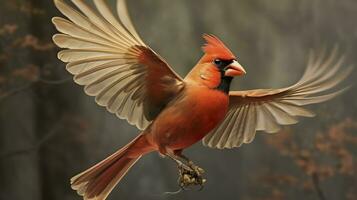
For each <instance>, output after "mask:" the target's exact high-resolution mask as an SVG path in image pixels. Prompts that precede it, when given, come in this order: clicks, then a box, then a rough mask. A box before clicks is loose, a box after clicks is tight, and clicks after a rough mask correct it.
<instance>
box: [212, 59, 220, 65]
mask: <svg viewBox="0 0 357 200" xmlns="http://www.w3.org/2000/svg"><path fill="white" fill-rule="evenodd" d="M213 62H214V64H216V65H218V66H219V65H221V64H222V60H220V59H215V60H214V61H213Z"/></svg>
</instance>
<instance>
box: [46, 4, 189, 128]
mask: <svg viewBox="0 0 357 200" xmlns="http://www.w3.org/2000/svg"><path fill="white" fill-rule="evenodd" d="M72 2H73V4H74V5H75V6H76V7H77V9H75V8H74V7H72V6H70V5H69V4H67V3H65V2H64V1H63V0H55V5H56V7H57V8H58V9H59V10H60V11H61V12H62V14H63V15H65V16H66V17H67V18H68V19H64V18H61V17H54V18H53V20H52V21H53V23H54V25H55V26H56V28H57V30H58V31H59V32H61V34H56V35H54V37H53V40H54V42H55V44H56V45H57V46H59V47H60V48H64V49H66V50H62V51H60V52H59V53H58V58H59V59H60V60H62V61H63V62H66V63H68V64H67V67H66V68H67V70H68V71H69V72H70V73H71V74H73V75H74V81H75V82H76V83H78V84H79V85H83V86H85V92H86V93H87V94H88V95H90V96H95V97H96V99H95V100H96V102H97V103H98V104H99V105H101V106H105V107H106V108H107V110H108V111H109V112H111V113H115V114H116V115H117V116H118V117H119V118H122V119H127V120H128V122H129V123H130V124H133V125H136V126H137V127H138V128H139V129H145V128H146V127H147V126H148V124H149V123H150V121H152V120H153V119H154V118H155V117H156V116H157V115H158V113H160V111H161V110H162V109H163V108H164V107H165V106H166V104H167V103H168V102H169V101H170V100H171V99H172V98H174V97H175V96H176V95H177V94H178V93H179V92H180V91H181V89H182V88H183V87H184V84H183V81H182V78H180V77H179V76H178V75H177V74H176V73H175V72H174V71H173V70H172V69H171V68H170V67H169V65H168V64H167V63H166V62H165V61H164V60H163V59H162V58H161V57H160V56H159V55H157V54H156V53H155V52H154V51H153V50H151V49H150V48H149V47H148V46H146V45H145V44H144V42H143V41H142V40H141V39H140V37H139V35H138V34H137V32H136V31H135V29H134V27H133V25H132V23H131V21H130V18H129V16H128V12H127V9H126V5H125V1H124V0H118V1H117V9H118V15H119V18H117V17H116V16H114V15H113V13H112V12H111V10H110V8H109V6H108V5H107V3H106V2H105V1H104V0H94V1H93V2H94V4H95V6H96V9H93V8H91V7H90V6H88V5H87V4H86V3H85V1H83V0H72Z"/></svg>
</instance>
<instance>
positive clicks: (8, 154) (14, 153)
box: [0, 123, 60, 160]
mask: <svg viewBox="0 0 357 200" xmlns="http://www.w3.org/2000/svg"><path fill="white" fill-rule="evenodd" d="M59 125H60V123H58V124H56V125H54V127H53V128H52V129H51V130H50V131H49V132H48V133H47V134H46V135H45V136H43V137H42V138H41V139H40V140H39V141H37V142H36V143H35V144H34V145H33V146H31V147H28V148H24V149H19V150H14V151H10V152H4V153H1V154H0V160H2V159H6V158H9V157H13V156H17V155H21V154H27V153H33V152H36V151H38V150H39V149H40V148H41V147H42V146H43V145H44V144H45V143H46V142H47V141H49V140H50V139H51V138H53V137H54V136H55V135H57V134H58V133H59V131H58V129H59V128H60V126H59Z"/></svg>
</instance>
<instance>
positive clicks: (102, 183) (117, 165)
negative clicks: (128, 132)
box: [71, 135, 148, 200]
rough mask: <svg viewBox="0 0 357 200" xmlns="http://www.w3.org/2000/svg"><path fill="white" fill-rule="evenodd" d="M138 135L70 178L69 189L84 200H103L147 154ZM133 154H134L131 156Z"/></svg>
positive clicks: (145, 147)
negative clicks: (142, 156) (103, 158)
mask: <svg viewBox="0 0 357 200" xmlns="http://www.w3.org/2000/svg"><path fill="white" fill-rule="evenodd" d="M142 136H143V135H140V136H139V137H137V138H135V139H134V140H133V141H132V142H131V143H129V144H128V145H126V146H125V147H123V148H122V149H120V150H119V151H117V152H115V153H114V154H112V155H111V156H109V157H108V158H106V159H105V160H103V161H101V162H100V163H98V164H96V165H95V166H93V167H91V168H89V169H88V170H86V171H84V172H82V173H80V174H78V175H76V176H74V177H73V178H71V187H72V189H74V190H76V191H77V193H78V194H79V195H81V196H83V197H84V200H105V199H106V198H107V196H108V195H109V193H110V192H111V191H112V190H113V188H114V187H115V185H117V184H118V183H119V181H120V180H121V179H122V178H123V177H124V175H125V174H126V173H127V172H128V171H129V169H130V168H131V167H132V166H133V165H134V164H135V163H136V162H137V161H138V160H139V159H140V158H141V155H143V154H145V153H147V152H148V148H147V146H145V145H144V144H146V143H145V142H144V143H143V140H141V139H144V137H142ZM138 144H139V145H138ZM133 152H135V154H133Z"/></svg>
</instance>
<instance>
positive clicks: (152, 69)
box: [52, 0, 351, 200]
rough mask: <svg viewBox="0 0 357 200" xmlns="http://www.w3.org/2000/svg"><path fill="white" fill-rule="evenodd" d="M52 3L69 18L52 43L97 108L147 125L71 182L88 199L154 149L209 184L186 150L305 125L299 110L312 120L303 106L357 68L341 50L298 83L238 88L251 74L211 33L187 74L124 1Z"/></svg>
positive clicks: (100, 196)
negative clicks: (142, 31) (146, 34)
mask: <svg viewBox="0 0 357 200" xmlns="http://www.w3.org/2000/svg"><path fill="white" fill-rule="evenodd" d="M54 2H55V5H56V7H57V8H58V9H59V11H60V12H61V13H62V14H63V15H64V16H66V18H67V19H65V18H62V17H54V18H53V20H52V21H53V23H54V25H55V26H56V28H57V30H58V31H59V32H61V33H60V34H56V35H54V36H53V41H54V42H55V44H56V45H57V46H59V47H60V48H63V49H65V50H62V51H60V52H59V53H58V58H59V59H60V60H62V61H63V62H66V63H67V66H66V69H67V70H68V72H70V73H71V74H73V75H74V81H75V82H76V83H77V84H79V85H83V86H84V90H85V92H86V94H88V95H90V96H95V101H96V102H97V103H98V105H100V106H104V107H106V108H107V110H108V111H109V112H111V113H114V114H116V115H117V116H118V117H119V118H121V119H126V120H127V121H128V122H129V123H130V124H133V125H135V126H136V127H137V128H138V129H140V130H142V132H141V133H140V134H139V136H138V137H136V138H135V139H134V140H133V141H132V142H130V143H129V144H127V145H126V146H124V147H123V148H122V149H120V150H118V151H117V152H116V153H114V154H113V155H111V156H109V157H108V158H106V159H105V160H103V161H102V162H100V163H98V164H97V165H95V166H93V167H92V168H90V169H88V170H86V171H84V172H82V173H81V174H79V175H77V176H75V177H73V178H72V179H71V185H72V188H73V189H75V190H77V192H78V194H80V195H82V196H83V197H84V199H85V200H94V199H96V200H104V199H106V197H107V196H108V195H109V193H110V192H111V190H112V189H113V188H114V186H115V185H116V184H117V183H118V182H119V181H120V180H121V179H122V177H123V176H124V175H125V174H126V172H127V171H128V170H129V169H130V167H131V166H132V165H133V164H135V162H136V161H137V160H139V158H140V157H141V156H143V155H145V154H147V153H149V152H152V151H158V152H160V154H162V155H166V156H168V157H170V158H172V159H174V160H175V161H177V162H178V163H179V164H180V167H184V169H185V170H186V171H185V173H187V174H184V175H186V177H187V176H188V177H189V178H192V180H193V181H196V182H187V180H186V179H185V180H183V182H182V184H184V185H185V184H186V185H189V184H192V183H197V180H200V182H199V183H202V179H201V171H200V170H199V168H198V167H197V166H195V165H194V164H192V162H188V159H187V158H186V157H184V156H183V155H182V151H183V150H184V149H185V148H188V147H189V146H191V145H192V144H194V143H196V142H198V141H200V140H201V139H203V144H204V145H206V146H209V147H212V148H220V149H221V148H233V147H239V146H240V145H242V144H243V143H250V142H251V141H252V140H253V139H254V136H255V133H256V131H265V132H268V133H274V132H277V131H278V130H279V128H280V126H281V125H289V124H294V123H297V122H298V118H297V117H299V116H302V117H312V116H314V114H313V113H312V112H310V111H308V110H306V109H305V108H303V106H305V105H308V104H314V103H320V102H323V101H326V100H329V99H331V98H333V97H335V96H337V95H338V94H340V93H341V92H342V91H343V90H337V91H336V90H334V91H331V89H334V88H335V86H336V85H338V84H339V83H340V82H341V81H342V80H344V79H345V78H346V76H348V74H349V73H350V71H351V68H346V69H342V68H341V67H342V64H343V59H340V58H338V55H337V51H334V52H333V53H332V54H331V55H330V56H327V57H326V55H324V54H322V55H321V56H319V57H318V58H317V59H314V57H313V56H312V57H311V59H310V62H309V64H308V66H307V69H306V71H305V74H304V75H303V77H302V78H301V79H300V81H298V82H297V83H296V84H294V85H292V86H290V87H286V88H282V89H258V90H249V91H230V84H231V81H232V79H233V77H236V76H242V75H244V74H245V73H246V71H245V69H244V68H243V67H242V66H241V65H240V64H239V63H238V60H237V57H236V56H235V55H234V54H233V53H232V52H231V51H230V50H229V49H228V48H227V47H226V46H225V44H223V42H222V41H220V40H219V39H218V38H217V37H215V36H213V35H204V39H205V40H206V44H205V45H204V47H203V51H204V55H203V57H202V58H201V59H200V60H199V61H198V63H197V64H196V65H195V66H194V67H193V68H192V70H191V72H190V73H189V74H188V75H187V76H186V77H185V78H184V79H183V78H181V77H180V76H179V75H178V74H176V73H175V72H174V71H173V69H172V68H171V67H170V66H169V65H168V64H167V63H166V62H165V60H164V59H163V58H161V57H160V56H159V55H158V54H157V53H155V52H154V51H153V50H152V49H151V48H150V47H148V46H147V45H146V44H145V43H144V42H143V41H142V39H141V38H140V37H139V35H138V33H137V32H136V30H135V28H134V26H133V24H132V23H131V20H130V18H129V15H128V11H127V9H126V5H125V1H124V0H117V11H118V12H117V14H118V15H117V16H115V15H114V14H113V13H112V11H111V8H110V7H109V5H108V4H107V2H106V1H105V0H93V2H94V5H95V8H92V7H90V6H89V5H88V4H87V3H86V2H85V1H84V0H72V3H73V4H74V6H72V5H69V4H68V3H66V2H65V1H63V0H55V1H54ZM186 161H187V162H186ZM185 163H186V164H185ZM189 180H191V179H189ZM185 181H186V182H185Z"/></svg>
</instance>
